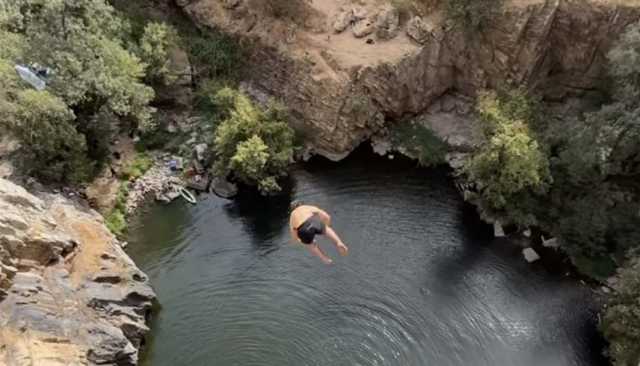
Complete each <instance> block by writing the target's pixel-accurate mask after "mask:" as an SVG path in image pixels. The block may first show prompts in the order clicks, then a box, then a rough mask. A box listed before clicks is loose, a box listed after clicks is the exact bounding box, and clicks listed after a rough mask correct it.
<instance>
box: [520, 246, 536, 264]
mask: <svg viewBox="0 0 640 366" xmlns="http://www.w3.org/2000/svg"><path fill="white" fill-rule="evenodd" d="M522 255H523V256H524V259H525V260H526V261H527V262H529V263H533V262H535V261H537V260H539V259H540V255H538V253H537V252H536V251H535V250H533V248H524V249H522Z"/></svg>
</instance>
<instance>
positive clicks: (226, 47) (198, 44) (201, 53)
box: [186, 30, 243, 80]
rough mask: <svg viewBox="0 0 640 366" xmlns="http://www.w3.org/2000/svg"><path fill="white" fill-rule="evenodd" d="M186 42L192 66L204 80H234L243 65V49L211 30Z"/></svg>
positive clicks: (226, 36)
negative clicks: (195, 67)
mask: <svg viewBox="0 0 640 366" xmlns="http://www.w3.org/2000/svg"><path fill="white" fill-rule="evenodd" d="M186 42H187V43H188V45H189V53H190V58H191V62H192V64H195V65H197V67H198V70H197V74H198V76H199V77H201V78H203V79H205V80H206V79H223V80H231V79H234V78H235V77H236V76H237V74H238V72H239V70H240V68H241V67H242V64H243V61H242V60H243V58H242V48H241V47H240V46H239V44H238V43H237V42H236V41H235V40H234V39H232V38H231V37H230V36H228V35H226V34H224V33H221V32H218V31H214V30H211V31H209V32H207V33H200V34H197V35H192V36H190V37H189V38H188V39H187V40H186Z"/></svg>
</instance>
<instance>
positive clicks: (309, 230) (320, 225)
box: [297, 213, 326, 244]
mask: <svg viewBox="0 0 640 366" xmlns="http://www.w3.org/2000/svg"><path fill="white" fill-rule="evenodd" d="M325 228H326V226H325V224H324V222H323V221H322V219H321V218H320V215H318V214H317V213H314V214H313V215H312V216H311V217H309V218H308V219H307V220H306V221H305V222H303V223H302V225H300V226H298V229H297V230H298V238H300V241H302V242H303V243H304V244H312V243H313V239H314V238H315V236H316V235H317V234H324V230H325Z"/></svg>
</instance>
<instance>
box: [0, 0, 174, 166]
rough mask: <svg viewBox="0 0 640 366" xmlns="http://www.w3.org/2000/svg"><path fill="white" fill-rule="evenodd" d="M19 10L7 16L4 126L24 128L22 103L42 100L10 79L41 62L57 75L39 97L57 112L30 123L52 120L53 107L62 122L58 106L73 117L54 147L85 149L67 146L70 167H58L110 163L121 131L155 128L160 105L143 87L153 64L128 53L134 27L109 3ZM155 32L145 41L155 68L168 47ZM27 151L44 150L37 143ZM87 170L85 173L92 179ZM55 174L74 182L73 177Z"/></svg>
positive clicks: (46, 1) (87, 0) (34, 3)
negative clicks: (113, 143) (155, 108)
mask: <svg viewBox="0 0 640 366" xmlns="http://www.w3.org/2000/svg"><path fill="white" fill-rule="evenodd" d="M12 5H13V6H12V7H11V9H12V11H10V12H6V13H3V14H2V16H1V17H0V83H2V85H3V88H2V89H3V90H2V91H0V109H2V111H1V113H2V114H3V116H4V118H3V121H2V122H0V123H3V124H4V125H5V126H8V127H10V128H13V129H19V128H20V124H19V123H11V122H10V121H16V120H17V118H18V115H17V113H26V112H25V109H24V107H25V106H24V105H22V104H24V103H30V102H33V100H34V99H35V98H36V97H35V96H33V95H31V96H29V98H25V97H22V96H21V93H22V92H23V89H24V88H27V87H28V86H27V85H26V84H25V83H24V82H22V81H21V80H19V79H17V78H16V77H13V76H9V75H10V74H11V73H13V74H15V71H13V70H12V69H13V66H14V65H15V64H27V65H29V64H32V63H37V64H40V65H44V66H47V67H49V68H51V69H52V70H53V75H52V76H50V77H49V78H48V80H47V89H46V92H43V95H42V96H40V97H39V98H40V99H42V100H43V101H44V105H45V106H46V107H47V108H49V107H51V109H42V108H41V109H37V110H34V116H32V119H29V121H30V123H32V124H33V126H34V127H35V126H38V124H37V123H34V122H33V121H35V120H45V119H46V112H47V110H48V111H50V112H51V113H52V117H51V119H52V120H56V121H60V120H61V113H60V111H61V109H54V108H52V106H53V105H54V104H55V103H61V105H62V106H64V107H65V108H66V109H68V110H69V111H71V112H72V113H71V114H70V115H69V118H71V119H64V121H65V122H64V123H63V124H62V125H61V127H60V128H53V129H50V130H48V132H49V133H52V135H50V136H49V138H50V139H51V143H54V142H55V143H57V144H59V146H66V145H65V144H66V143H65V142H64V141H63V140H65V139H68V140H69V141H73V142H74V143H76V142H77V147H78V148H74V149H70V148H68V147H67V148H66V149H67V150H66V153H65V154H62V155H60V154H59V155H57V157H56V161H60V160H61V159H64V158H65V157H66V159H68V160H69V161H68V162H67V163H63V162H60V163H59V164H57V165H56V166H60V165H64V166H65V168H64V169H56V170H64V171H68V170H69V169H70V167H78V164H76V162H77V161H79V160H86V159H87V158H90V159H91V160H95V161H97V163H98V164H97V165H100V163H102V162H103V161H105V160H106V159H107V158H108V156H109V154H108V144H109V142H110V140H111V138H112V136H113V135H114V134H115V133H116V132H117V131H118V130H119V129H131V128H141V129H143V130H150V129H153V128H154V124H153V123H152V122H153V120H152V118H151V117H152V113H153V108H151V107H150V106H149V103H150V101H151V100H152V99H153V98H154V92H153V89H151V88H150V87H148V86H146V85H145V84H144V83H143V79H144V78H145V77H146V69H147V65H146V64H145V63H143V62H142V61H141V60H140V59H139V58H138V57H137V56H136V55H135V54H134V53H133V52H132V51H131V50H129V49H127V48H126V43H125V42H124V40H123V39H124V37H125V35H126V32H127V27H128V25H127V24H126V22H124V21H123V20H122V19H121V18H119V17H118V16H117V14H116V13H115V11H114V9H113V8H112V7H111V6H110V5H109V4H107V3H106V2H105V1H104V0H15V1H14V2H13V3H12ZM149 29H150V31H149V34H148V36H147V38H145V40H144V41H145V42H143V43H145V44H146V45H147V46H148V47H146V48H145V50H147V51H149V52H150V53H151V54H147V53H145V54H144V56H145V57H147V58H148V59H149V61H152V62H153V63H154V64H153V65H152V66H154V67H155V66H157V65H159V64H161V58H162V55H163V50H159V48H161V46H163V45H164V44H161V45H156V44H152V43H153V42H154V41H155V40H157V39H158V37H155V38H154V37H153V36H152V35H153V34H154V32H152V30H157V28H154V27H150V28H149ZM156 33H157V32H156ZM154 47H155V48H154ZM143 48H144V47H143ZM151 71H153V72H156V71H157V70H156V69H153V68H152V70H151ZM53 101H55V103H54V102H53ZM19 117H24V115H22V116H19ZM41 125H42V126H44V124H41ZM43 128H44V127H43ZM71 130H73V131H71ZM23 132H24V131H20V130H16V135H17V136H19V137H22V138H26V137H27V136H26V135H25V134H24V133H23ZM80 140H83V142H82V143H80V142H78V141H80ZM23 147H24V148H25V149H35V150H37V147H36V146H35V145H34V144H32V143H29V142H27V143H23ZM35 150H32V151H26V152H27V155H29V156H34V157H35V156H38V155H39V154H40V152H38V151H35ZM73 154H79V155H82V156H73ZM33 163H34V164H35V165H34V166H38V164H37V163H38V162H36V161H34V162H33ZM86 165H87V164H83V169H81V170H80V171H78V174H77V176H86V175H87V174H86V169H84V167H86ZM88 165H90V166H93V165H95V164H88ZM52 166H54V165H52ZM39 170H41V169H39ZM47 175H48V176H50V177H51V178H54V177H59V178H60V179H68V178H69V177H70V176H71V175H72V174H71V173H70V172H67V173H65V174H47Z"/></svg>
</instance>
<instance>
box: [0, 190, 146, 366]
mask: <svg viewBox="0 0 640 366" xmlns="http://www.w3.org/2000/svg"><path fill="white" fill-rule="evenodd" d="M154 298H155V294H154V292H153V290H152V289H151V287H150V286H149V284H148V283H147V277H146V275H144V273H142V272H141V271H140V270H139V269H138V268H137V267H136V266H135V264H134V263H133V262H132V261H131V259H130V258H129V257H128V256H127V255H126V254H125V253H124V251H123V250H122V248H121V247H120V245H119V242H118V240H117V239H116V238H115V237H114V236H113V235H112V234H111V233H110V232H109V230H108V229H107V228H106V227H105V225H104V221H103V219H102V217H101V216H100V215H99V214H98V213H97V212H95V211H93V210H91V209H89V208H88V207H84V206H80V205H79V204H76V203H73V202H70V201H68V200H67V199H65V198H64V197H62V196H60V195H42V197H40V198H38V197H35V196H33V195H31V194H29V193H28V192H27V191H26V190H24V189H22V188H21V187H19V186H16V185H15V184H13V183H10V182H8V181H6V180H2V179H0V364H2V365H91V364H109V365H132V366H133V365H136V364H137V362H138V347H139V346H140V345H141V344H142V343H143V341H144V337H145V334H146V333H147V331H148V328H147V326H146V324H145V323H146V319H147V318H148V315H149V312H150V311H151V310H150V309H151V304H152V301H153V299H154Z"/></svg>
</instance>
